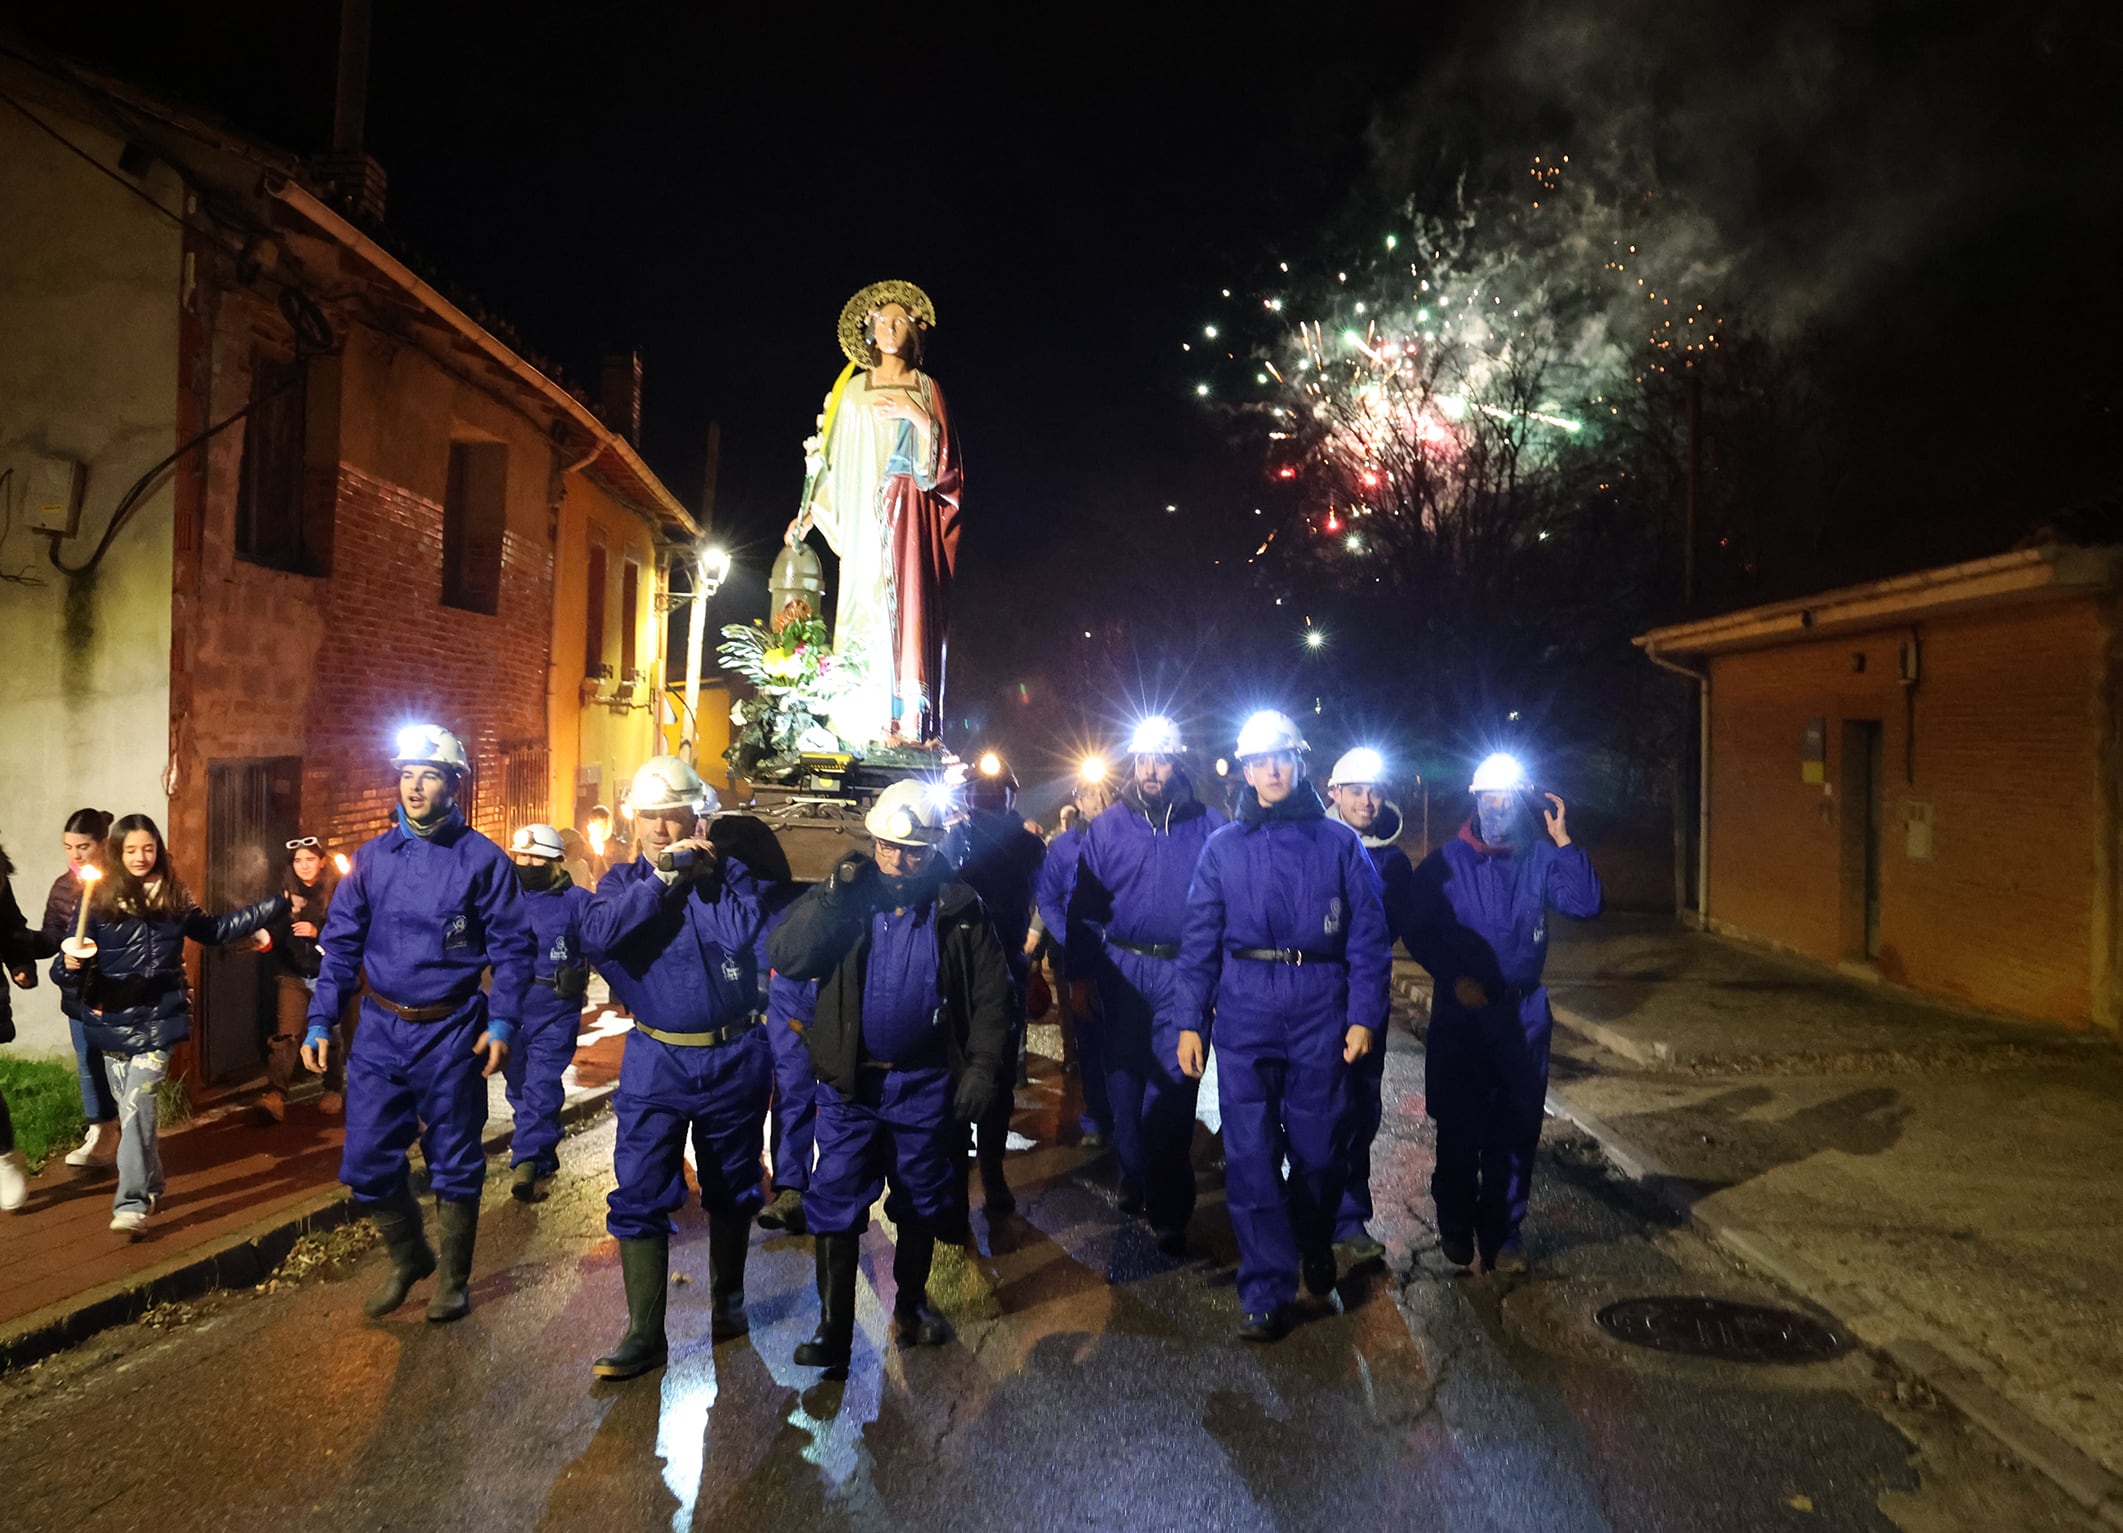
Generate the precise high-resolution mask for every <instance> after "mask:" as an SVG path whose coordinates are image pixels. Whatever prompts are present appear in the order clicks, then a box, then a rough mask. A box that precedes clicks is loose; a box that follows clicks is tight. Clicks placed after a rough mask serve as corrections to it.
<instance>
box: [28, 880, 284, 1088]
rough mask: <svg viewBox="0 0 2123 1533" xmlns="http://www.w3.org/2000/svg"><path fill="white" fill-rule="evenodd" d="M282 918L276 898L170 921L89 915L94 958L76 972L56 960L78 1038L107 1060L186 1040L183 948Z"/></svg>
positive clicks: (188, 1006) (189, 908)
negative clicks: (76, 1009) (76, 1017)
mask: <svg viewBox="0 0 2123 1533" xmlns="http://www.w3.org/2000/svg"><path fill="white" fill-rule="evenodd" d="M286 910H287V896H286V895H284V894H276V895H274V896H273V897H272V898H271V899H266V900H260V901H259V902H258V903H257V904H255V905H249V906H246V907H245V908H243V909H242V910H234V911H231V912H229V913H228V914H227V915H225V916H210V915H208V914H207V913H206V912H205V911H203V910H201V909H200V908H199V907H198V906H196V905H193V904H191V903H190V901H188V900H187V901H186V902H185V908H184V910H183V911H182V912H181V913H179V914H176V915H147V916H128V915H115V914H107V913H104V912H100V911H95V910H91V911H90V913H89V918H88V934H89V937H90V939H91V940H93V941H94V942H95V944H96V955H95V956H94V957H93V958H91V959H90V960H89V961H88V962H87V964H85V965H84V966H83V967H81V968H79V969H69V968H67V967H66V960H65V959H63V958H62V959H60V960H59V964H58V966H57V967H56V968H55V969H54V971H53V972H54V974H55V975H56V976H57V977H58V980H59V984H60V987H61V988H62V989H64V990H65V991H66V992H67V993H68V994H69V995H71V996H72V997H73V998H74V999H75V1001H76V1002H77V1003H78V1004H79V1005H80V1006H81V1007H82V1008H83V1011H82V1014H81V1030H82V1033H83V1034H84V1035H85V1036H86V1037H87V1039H88V1041H89V1043H90V1044H92V1045H93V1046H94V1047H96V1048H99V1049H102V1050H103V1051H104V1052H106V1053H110V1054H123V1055H126V1056H128V1057H130V1056H132V1055H134V1054H147V1053H152V1052H153V1051H154V1050H156V1049H164V1048H168V1047H169V1046H170V1045H171V1044H173V1043H176V1042H178V1041H179V1040H181V1039H184V1038H189V1037H190V1036H191V1033H192V999H191V993H190V990H189V989H188V987H187V985H186V982H185V975H184V941H185V938H187V937H189V938H191V940H192V941H194V942H198V943H202V944H206V943H211V944H214V945H215V946H219V945H220V944H222V943H225V942H234V941H236V940H237V939H238V938H239V937H248V936H249V935H250V934H251V933H252V932H254V931H256V930H258V929H259V928H260V927H261V926H264V925H266V924H268V923H269V922H271V921H272V920H273V919H274V918H275V917H276V916H279V915H282V914H284V913H285V912H286Z"/></svg>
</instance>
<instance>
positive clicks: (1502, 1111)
mask: <svg viewBox="0 0 2123 1533" xmlns="http://www.w3.org/2000/svg"><path fill="white" fill-rule="evenodd" d="M1470 791H1471V792H1472V793H1473V794H1474V802H1475V808H1474V814H1473V815H1472V816H1471V817H1469V819H1468V820H1467V823H1466V824H1464V825H1462V826H1461V827H1460V833H1459V835H1458V836H1457V837H1456V838H1455V839H1453V840H1451V841H1448V842H1446V843H1445V844H1444V845H1443V846H1441V847H1439V848H1438V849H1437V850H1436V851H1434V852H1432V853H1431V854H1430V855H1429V856H1428V857H1426V858H1424V859H1423V862H1422V865H1421V866H1420V867H1418V868H1417V869H1416V870H1415V882H1414V886H1413V890H1412V906H1413V908H1412V911H1411V914H1410V917H1409V921H1408V924H1407V925H1406V926H1405V927H1403V928H1402V938H1403V940H1404V941H1405V942H1406V943H1407V945H1408V951H1409V952H1410V953H1411V954H1413V955H1414V957H1415V958H1416V960H1417V961H1418V962H1419V963H1421V964H1422V966H1423V967H1424V968H1426V969H1428V970H1429V971H1430V973H1431V976H1432V978H1433V980H1434V981H1435V994H1434V998H1433V1000H1432V1001H1431V1011H1430V1038H1429V1043H1428V1046H1427V1048H1426V1051H1425V1060H1424V1096H1425V1098H1426V1101H1427V1105H1428V1110H1429V1113H1430V1116H1431V1117H1432V1118H1434V1119H1435V1120H1436V1121H1437V1167H1436V1169H1435V1171H1434V1172H1433V1173H1432V1175H1431V1179H1430V1191H1431V1195H1432V1196H1433V1197H1434V1198H1435V1199H1436V1200H1437V1232H1438V1244H1439V1247H1440V1248H1441V1249H1442V1250H1443V1252H1444V1254H1445V1259H1446V1260H1447V1261H1449V1262H1451V1263H1452V1264H1453V1265H1454V1266H1457V1267H1465V1266H1468V1265H1469V1264H1471V1263H1472V1262H1473V1260H1474V1258H1475V1255H1476V1252H1477V1248H1479V1252H1480V1255H1481V1258H1482V1264H1483V1265H1484V1266H1485V1267H1486V1268H1488V1270H1490V1271H1491V1272H1501V1273H1507V1274H1509V1273H1520V1272H1524V1271H1525V1270H1526V1257H1525V1254H1524V1251H1523V1250H1522V1248H1521V1245H1520V1240H1519V1226H1520V1225H1521V1224H1522V1223H1524V1221H1525V1218H1526V1202H1527V1198H1528V1196H1529V1194H1530V1193H1531V1192H1532V1189H1533V1162H1534V1154H1535V1151H1536V1150H1537V1149H1538V1148H1539V1146H1540V1139H1541V1118H1542V1115H1543V1112H1544V1109H1545V1105H1546V1102H1547V1098H1548V1044H1549V1038H1550V1035H1551V1034H1552V1033H1553V1032H1554V1030H1555V1017H1554V1015H1553V1014H1552V1013H1551V1012H1550V1011H1549V1009H1548V990H1547V987H1546V986H1545V985H1543V984H1542V983H1541V969H1542V967H1543V965H1544V964H1545V963H1546V962H1547V957H1548V912H1549V911H1551V910H1554V911H1556V912H1558V913H1560V914H1562V915H1566V916H1570V917H1572V918H1574V919H1577V920H1589V919H1591V918H1592V917H1593V916H1596V915H1598V914H1599V913H1600V879H1599V875H1598V874H1597V873H1595V872H1594V871H1593V868H1592V859H1591V858H1590V857H1588V856H1586V855H1585V849H1584V848H1583V847H1581V846H1578V845H1577V844H1576V843H1575V842H1573V841H1572V840H1571V839H1570V827H1569V822H1568V818H1567V815H1568V811H1567V810H1566V809H1565V807H1564V804H1563V801H1562V800H1561V799H1560V798H1558V797H1556V796H1555V795H1554V794H1553V793H1548V794H1544V795H1542V797H1544V798H1546V799H1547V801H1548V803H1550V804H1553V805H1554V806H1555V807H1554V808H1553V809H1552V810H1551V809H1547V808H1543V809H1542V810H1541V815H1542V818H1543V820H1545V822H1546V834H1543V833H1542V830H1541V827H1540V826H1539V825H1538V824H1536V823H1535V820H1534V811H1533V803H1534V800H1533V784H1532V781H1531V780H1530V779H1529V778H1528V777H1527V775H1526V772H1525V769H1524V768H1522V767H1521V766H1520V765H1519V763H1518V762H1517V761H1515V760H1513V759H1512V758H1511V757H1509V756H1504V755H1496V756H1491V757H1490V758H1489V759H1488V760H1486V761H1484V762H1483V763H1482V764H1481V766H1480V768H1479V769H1477V770H1476V772H1475V774H1474V781H1473V783H1472V784H1470Z"/></svg>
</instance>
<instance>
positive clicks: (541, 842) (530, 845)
mask: <svg viewBox="0 0 2123 1533" xmlns="http://www.w3.org/2000/svg"><path fill="white" fill-rule="evenodd" d="M509 850H510V851H512V852H514V853H516V854H517V855H518V856H522V857H538V858H542V859H543V860H545V861H547V862H558V861H560V859H561V858H563V857H565V856H566V855H567V849H566V848H565V847H563V846H562V845H561V844H560V832H559V831H557V830H555V829H554V828H553V827H552V826H550V825H525V826H523V827H522V828H520V829H519V830H518V831H517V832H516V834H515V835H513V836H511V837H510V838H509Z"/></svg>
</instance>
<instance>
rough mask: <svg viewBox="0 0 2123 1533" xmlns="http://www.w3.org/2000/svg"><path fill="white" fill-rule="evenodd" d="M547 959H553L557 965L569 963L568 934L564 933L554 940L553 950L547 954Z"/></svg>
mask: <svg viewBox="0 0 2123 1533" xmlns="http://www.w3.org/2000/svg"><path fill="white" fill-rule="evenodd" d="M546 957H548V958H550V959H552V960H553V962H555V963H566V962H567V961H568V934H567V933H566V932H562V933H561V934H560V935H559V936H557V937H555V938H554V939H553V946H552V950H551V951H549V952H548V953H547V954H546Z"/></svg>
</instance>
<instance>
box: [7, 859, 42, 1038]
mask: <svg viewBox="0 0 2123 1533" xmlns="http://www.w3.org/2000/svg"><path fill="white" fill-rule="evenodd" d="M54 951H55V948H54V945H53V944H52V943H51V942H49V941H47V940H46V939H45V937H44V934H43V933H42V932H40V931H38V930H37V928H35V927H34V926H31V925H30V924H29V922H28V921H27V920H25V919H24V918H23V915H22V907H21V906H20V905H18V904H16V903H15V889H14V886H13V885H12V884H10V883H9V882H8V879H7V874H6V873H4V872H0V969H5V970H6V971H7V972H6V973H4V974H0V1043H13V1042H14V1041H15V1006H14V997H13V996H12V995H10V994H9V991H10V989H11V987H12V985H13V982H14V976H15V975H17V974H22V975H26V976H27V977H28V979H29V984H27V985H24V986H23V987H22V988H23V989H25V990H27V989H30V988H31V987H32V986H34V985H35V984H36V983H37V960H38V959H40V958H48V957H50V956H51V954H52V953H53V952H54Z"/></svg>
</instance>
